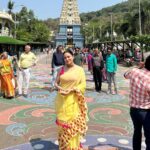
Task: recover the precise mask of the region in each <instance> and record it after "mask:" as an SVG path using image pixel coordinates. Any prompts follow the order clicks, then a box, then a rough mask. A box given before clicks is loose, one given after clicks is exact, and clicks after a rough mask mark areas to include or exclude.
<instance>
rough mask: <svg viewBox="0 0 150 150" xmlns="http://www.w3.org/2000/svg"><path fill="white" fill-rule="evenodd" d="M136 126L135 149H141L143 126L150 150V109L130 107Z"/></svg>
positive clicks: (134, 134) (148, 149)
mask: <svg viewBox="0 0 150 150" xmlns="http://www.w3.org/2000/svg"><path fill="white" fill-rule="evenodd" d="M130 116H131V119H132V122H133V126H134V133H133V150H141V142H142V128H143V130H144V136H145V143H146V150H150V109H149V110H146V109H137V108H130Z"/></svg>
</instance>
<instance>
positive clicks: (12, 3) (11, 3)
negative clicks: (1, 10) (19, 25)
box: [7, 0, 14, 14]
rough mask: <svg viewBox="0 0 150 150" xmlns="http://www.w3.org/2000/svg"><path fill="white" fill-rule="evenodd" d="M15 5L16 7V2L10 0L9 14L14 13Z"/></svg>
mask: <svg viewBox="0 0 150 150" xmlns="http://www.w3.org/2000/svg"><path fill="white" fill-rule="evenodd" d="M13 7H14V2H13V1H11V0H9V2H8V4H7V8H8V9H9V11H8V13H9V14H12V10H13Z"/></svg>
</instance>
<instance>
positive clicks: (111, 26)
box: [110, 12, 113, 41]
mask: <svg viewBox="0 0 150 150" xmlns="http://www.w3.org/2000/svg"><path fill="white" fill-rule="evenodd" d="M112 15H113V13H112V12H111V13H110V19H111V41H112V40H113V18H112Z"/></svg>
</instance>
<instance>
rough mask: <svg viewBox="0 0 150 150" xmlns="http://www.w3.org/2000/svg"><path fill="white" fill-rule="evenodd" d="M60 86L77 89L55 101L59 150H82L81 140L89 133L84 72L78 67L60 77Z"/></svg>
mask: <svg viewBox="0 0 150 150" xmlns="http://www.w3.org/2000/svg"><path fill="white" fill-rule="evenodd" d="M60 86H61V87H62V88H63V89H64V90H67V89H72V88H74V89H76V90H75V92H70V93H69V94H67V95H65V96H64V95H61V94H60V93H59V92H58V94H57V97H56V101H55V109H56V115H57V119H56V124H57V125H58V142H59V150H82V146H81V144H80V139H81V138H82V136H84V135H85V133H86V131H87V125H86V122H87V105H86V102H85V98H84V91H85V88H86V80H85V74H84V70H83V69H82V68H81V67H79V66H76V67H75V68H74V69H73V70H70V71H67V72H64V73H63V74H62V75H60Z"/></svg>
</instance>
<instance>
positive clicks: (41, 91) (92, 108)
mask: <svg viewBox="0 0 150 150" xmlns="http://www.w3.org/2000/svg"><path fill="white" fill-rule="evenodd" d="M39 60H40V61H39V64H38V65H37V66H36V67H35V68H33V71H32V77H31V84H30V94H29V97H28V98H24V97H21V98H17V99H13V100H7V99H3V98H2V97H1V98H0V133H1V137H2V138H1V140H0V149H3V150H33V149H34V150H57V149H58V146H57V145H58V141H57V140H56V137H57V131H56V125H55V113H54V97H55V96H56V92H52V93H50V92H49V90H48V89H49V86H50V77H51V76H50V55H41V56H39ZM127 69H128V68H125V67H122V66H119V69H118V72H117V81H118V88H119V94H118V95H107V94H106V90H107V84H106V83H103V87H102V89H103V92H101V93H97V92H95V91H94V90H93V89H94V84H93V81H92V76H91V75H90V73H89V72H88V71H87V69H86V68H85V72H86V77H87V91H86V94H85V96H86V100H87V104H88V108H89V112H88V115H89V119H90V120H89V122H88V127H89V129H88V132H87V135H86V137H85V138H84V139H83V140H82V141H81V142H82V143H83V145H84V146H85V147H88V148H89V149H90V148H91V149H94V148H95V149H96V148H98V147H100V146H102V145H107V146H111V147H118V148H120V149H121V150H131V149H132V148H131V136H132V122H131V120H130V117H129V107H128V94H129V91H128V86H129V82H128V81H127V80H125V79H124V78H123V73H124V72H125V71H126V70H127ZM144 146H145V144H144V143H143V148H144ZM101 148H102V147H101ZM99 149H100V148H99Z"/></svg>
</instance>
